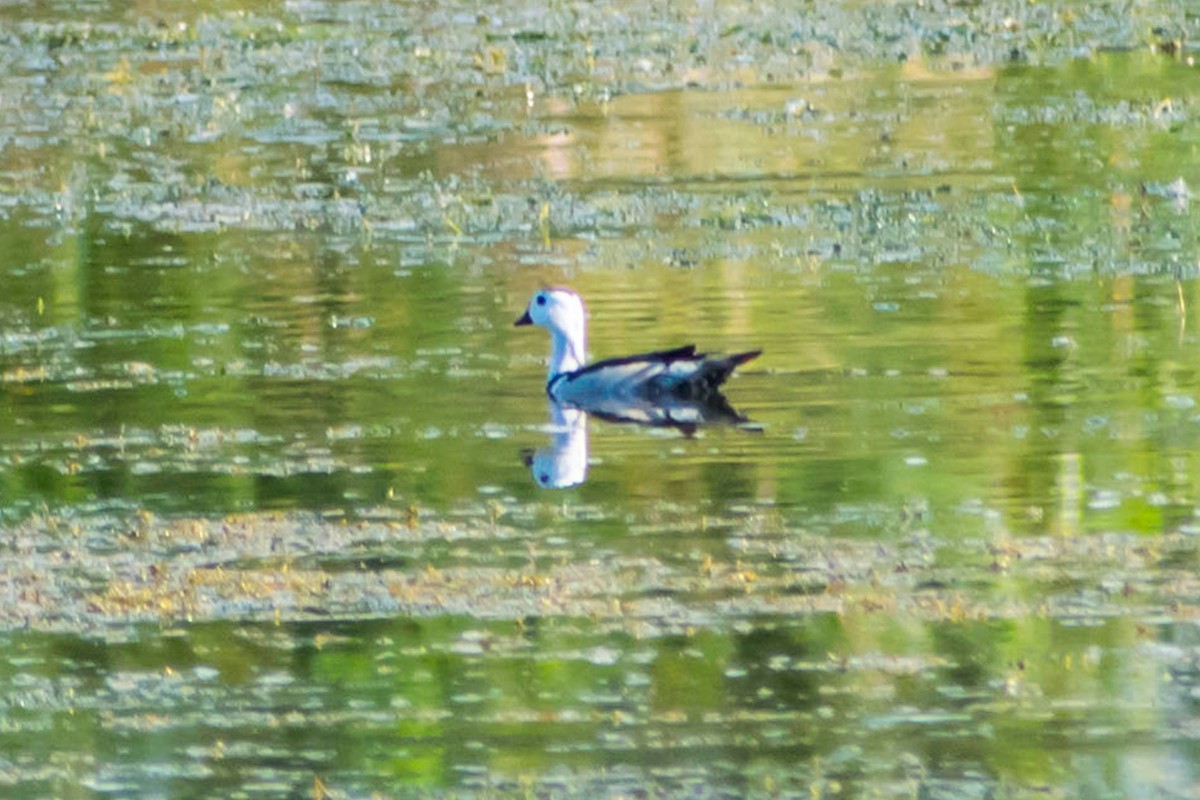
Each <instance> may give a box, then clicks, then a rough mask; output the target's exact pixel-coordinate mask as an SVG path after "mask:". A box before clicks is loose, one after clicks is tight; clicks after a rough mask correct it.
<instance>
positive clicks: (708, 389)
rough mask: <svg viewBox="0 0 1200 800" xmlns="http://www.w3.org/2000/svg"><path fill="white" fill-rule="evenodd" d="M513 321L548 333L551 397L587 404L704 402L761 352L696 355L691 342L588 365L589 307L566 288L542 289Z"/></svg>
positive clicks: (548, 391)
mask: <svg viewBox="0 0 1200 800" xmlns="http://www.w3.org/2000/svg"><path fill="white" fill-rule="evenodd" d="M514 324H515V325H540V326H542V327H543V328H548V329H549V331H550V370H549V373H548V374H547V376H546V393H547V394H548V395H550V398H551V399H552V400H556V401H558V402H561V403H568V404H572V405H578V406H583V407H587V406H591V405H594V404H596V403H597V402H599V401H603V400H605V399H617V400H620V399H640V400H651V401H660V400H667V399H671V398H682V399H698V400H702V399H705V398H707V397H709V396H710V395H719V390H718V387H719V386H720V385H721V384H722V383H724V382H725V379H726V378H728V377H729V374H730V373H731V372H733V370H734V369H736V368H737V367H738V366H739V365H741V364H744V363H746V362H747V361H750V360H751V359H753V358H756V357H758V355H759V354H760V353H762V351H761V350H749V351H747V352H744V353H735V354H733V355H729V356H709V355H707V354H705V353H697V352H696V346H695V345H692V344H689V345H686V346H684V347H677V348H675V349H673V350H659V351H656V352H652V353H640V354H638V355H633V356H623V357H621V358H609V359H605V360H603V361H596V362H594V363H591V364H588V363H586V358H587V356H586V352H585V349H586V346H587V310H586V309H585V308H584V305H583V298H581V297H580V296H579V295H578V294H576V293H575V292H573V291H572V290H570V289H566V288H562V287H555V288H551V289H542V290H541V291H539V292H537V293H535V294H534V295H533V297H532V298H531V299H530V301H529V307H528V308H526V309H525V313H524V314H522V315H521V316H520V318H519V319H517V321H516V322H515V323H514Z"/></svg>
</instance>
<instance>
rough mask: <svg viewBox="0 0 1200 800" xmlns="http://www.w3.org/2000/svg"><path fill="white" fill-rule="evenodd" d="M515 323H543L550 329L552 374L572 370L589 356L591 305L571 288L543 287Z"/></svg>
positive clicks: (543, 325) (577, 367)
mask: <svg viewBox="0 0 1200 800" xmlns="http://www.w3.org/2000/svg"><path fill="white" fill-rule="evenodd" d="M513 324H514V325H540V326H542V327H543V328H547V329H549V331H550V374H549V376H548V378H550V379H552V378H554V376H555V375H561V374H562V373H564V372H571V371H573V370H577V369H579V368H580V367H582V366H583V364H584V362H585V361H586V360H587V356H586V351H587V309H585V308H584V306H583V298H582V297H580V296H579V295H577V294H575V292H573V291H571V290H570V289H564V288H562V287H556V288H553V289H542V290H541V291H539V292H537V293H535V294H534V295H533V297H532V298H530V300H529V307H528V308H526V309H525V313H524V314H522V315H521V317H520V318H519V319H518V320H517V321H516V322H515V323H513Z"/></svg>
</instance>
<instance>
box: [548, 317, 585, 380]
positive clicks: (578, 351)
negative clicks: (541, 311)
mask: <svg viewBox="0 0 1200 800" xmlns="http://www.w3.org/2000/svg"><path fill="white" fill-rule="evenodd" d="M586 337H587V334H586V333H585V332H584V329H583V325H582V324H580V325H579V326H578V327H576V329H575V330H573V331H563V330H558V329H555V328H551V329H550V370H549V373H548V374H547V375H546V380H547V381H552V380H554V378H555V377H556V376H558V375H562V374H563V373H564V372H574V371H575V370H577V369H579V368H580V367H582V366H583V361H584V355H583V353H584V349H585V345H586Z"/></svg>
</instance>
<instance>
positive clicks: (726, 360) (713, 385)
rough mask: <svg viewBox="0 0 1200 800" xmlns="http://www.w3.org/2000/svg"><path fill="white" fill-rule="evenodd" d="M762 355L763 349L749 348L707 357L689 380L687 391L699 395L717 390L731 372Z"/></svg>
mask: <svg viewBox="0 0 1200 800" xmlns="http://www.w3.org/2000/svg"><path fill="white" fill-rule="evenodd" d="M760 355H762V350H748V351H746V352H744V353H734V354H733V355H729V356H723V357H721V358H713V359H705V360H704V362H703V364H702V365H701V367H700V369H699V370H697V371H696V375H695V377H694V378H693V379H692V380H691V381H689V383H688V385H687V389H686V391H687V392H688V393H689V394H691V395H692V396H699V397H702V396H704V395H707V394H709V393H713V392H717V391H718V387H720V385H721V384H723V383H724V382H725V381H726V380H727V379H728V378H729V375H730V373H732V372H733V371H734V370H735V369H737V368H738V367H740V366H741V365H742V364H745V363H746V362H747V361H753V360H754V359H756V358H758V357H759V356H760ZM681 388H682V387H681Z"/></svg>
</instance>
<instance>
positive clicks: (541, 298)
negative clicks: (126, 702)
mask: <svg viewBox="0 0 1200 800" xmlns="http://www.w3.org/2000/svg"><path fill="white" fill-rule="evenodd" d="M537 304H538V305H539V306H544V305H546V295H544V294H539V295H538V296H537Z"/></svg>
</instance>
